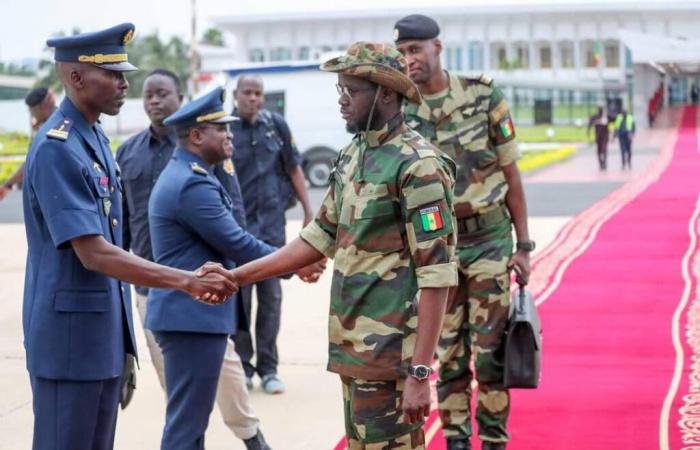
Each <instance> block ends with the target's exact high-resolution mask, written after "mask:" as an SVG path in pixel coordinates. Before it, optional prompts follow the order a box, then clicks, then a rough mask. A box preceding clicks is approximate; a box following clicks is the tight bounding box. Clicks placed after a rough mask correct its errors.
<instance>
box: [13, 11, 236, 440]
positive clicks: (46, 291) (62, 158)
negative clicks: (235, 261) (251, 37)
mask: <svg viewBox="0 0 700 450" xmlns="http://www.w3.org/2000/svg"><path fill="white" fill-rule="evenodd" d="M133 34H134V26H133V25H131V24H122V25H118V26H115V27H112V28H109V29H107V30H103V31H99V32H95V33H86V34H80V35H75V36H70V37H65V38H56V39H50V40H49V41H47V45H48V46H49V47H54V48H55V60H56V71H57V72H58V74H59V77H60V79H61V81H62V82H63V85H64V87H65V91H66V98H65V99H64V100H63V102H62V103H61V105H60V107H59V108H58V110H57V111H55V112H54V113H53V114H52V115H51V117H50V118H49V119H48V120H47V122H46V123H45V124H44V126H43V127H42V128H41V129H40V130H39V131H38V133H37V136H36V138H35V140H34V142H33V144H32V147H31V149H30V151H29V154H28V156H27V163H26V174H25V189H24V190H23V202H24V218H25V227H26V232H27V241H28V247H29V248H28V255H27V267H26V276H25V287H24V304H23V314H22V322H23V329H24V345H25V349H26V355H27V369H28V371H29V375H30V380H31V386H32V393H33V410H34V440H33V448H34V449H70V450H102V449H111V448H112V447H113V442H114V429H115V425H116V417H117V404H118V394H119V387H120V378H121V375H122V371H123V368H124V361H125V357H126V354H132V355H134V356H135V355H136V347H135V342H134V334H133V327H132V319H131V307H130V299H129V289H128V285H126V284H124V283H123V282H122V281H120V280H123V281H126V282H131V283H137V284H139V285H142V286H151V287H169V288H177V289H182V290H185V291H187V292H188V294H189V295H191V296H192V297H195V298H202V299H208V301H211V302H216V303H218V302H220V301H223V300H224V299H225V298H226V296H228V295H231V294H232V293H233V292H235V291H236V290H237V286H236V285H235V282H234V279H233V277H231V276H230V274H229V273H228V272H227V271H225V270H223V269H221V270H218V269H216V268H211V267H210V268H209V270H213V272H211V275H212V276H209V274H207V275H206V276H204V277H202V278H198V277H197V275H196V273H195V272H191V271H190V272H187V271H183V270H178V269H172V268H168V267H163V266H159V265H157V264H154V263H152V262H149V261H146V260H143V259H141V258H138V257H136V256H133V255H131V254H129V253H127V252H125V251H123V250H122V249H121V248H120V247H121V244H122V242H121V239H122V229H121V227H122V214H121V194H120V189H121V185H120V182H119V175H118V169H117V167H116V164H115V163H114V159H113V157H112V153H111V152H110V149H109V140H108V139H107V137H106V136H105V134H104V132H103V131H102V129H101V128H100V126H99V124H98V118H99V116H100V115H101V114H103V113H104V114H108V115H116V114H117V113H118V112H119V109H120V108H121V106H122V105H123V104H124V99H125V97H126V89H127V87H128V83H127V81H126V79H125V77H124V72H127V71H131V70H136V68H135V67H134V66H133V65H131V64H130V63H129V62H128V55H127V53H126V51H125V48H124V46H125V45H126V44H128V43H129V41H130V40H131V39H132V37H133ZM192 303H195V302H192Z"/></svg>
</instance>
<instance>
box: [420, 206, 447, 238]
mask: <svg viewBox="0 0 700 450" xmlns="http://www.w3.org/2000/svg"><path fill="white" fill-rule="evenodd" d="M419 213H420V221H421V225H422V226H423V231H425V232H428V231H438V230H442V227H443V223H442V215H441V214H440V208H439V207H437V206H431V207H430V208H423V209H421V210H420V211H419Z"/></svg>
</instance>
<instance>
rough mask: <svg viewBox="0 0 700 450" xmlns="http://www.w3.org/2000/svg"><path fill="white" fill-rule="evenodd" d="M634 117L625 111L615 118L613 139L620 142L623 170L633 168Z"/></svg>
mask: <svg viewBox="0 0 700 450" xmlns="http://www.w3.org/2000/svg"><path fill="white" fill-rule="evenodd" d="M635 128H636V126H635V123H634V117H633V116H632V114H630V113H628V112H627V110H626V109H623V110H622V111H621V112H620V114H618V115H617V117H616V118H615V124H614V126H613V129H614V130H615V134H614V135H613V138H618V139H619V141H620V153H621V155H622V168H623V169H624V168H625V167H626V168H627V169H631V168H632V140H633V138H634V132H635Z"/></svg>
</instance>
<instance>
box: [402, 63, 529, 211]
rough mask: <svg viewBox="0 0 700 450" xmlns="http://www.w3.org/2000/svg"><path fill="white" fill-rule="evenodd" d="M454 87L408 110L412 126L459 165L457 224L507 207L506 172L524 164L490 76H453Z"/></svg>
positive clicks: (501, 94)
mask: <svg viewBox="0 0 700 450" xmlns="http://www.w3.org/2000/svg"><path fill="white" fill-rule="evenodd" d="M448 75H449V79H450V86H449V88H448V89H447V90H445V91H443V92H439V93H437V94H435V95H423V103H422V104H421V105H420V106H416V105H413V104H410V103H407V104H406V110H405V116H406V123H407V124H408V126H410V127H411V128H413V129H414V130H416V131H417V132H418V133H420V134H421V135H422V136H424V137H425V138H426V139H428V140H430V142H431V143H432V144H433V145H435V146H436V147H438V148H439V149H440V150H442V151H443V152H445V153H447V154H448V155H449V156H450V157H451V158H452V159H454V161H455V163H456V164H457V177H456V180H455V192H454V202H455V205H454V207H455V213H456V214H457V217H458V218H462V217H468V216H470V215H472V214H474V213H483V212H486V211H488V210H491V209H493V208H495V207H497V206H498V205H500V204H501V203H503V202H504V201H505V196H506V193H507V192H508V185H507V184H506V180H505V176H504V174H503V170H502V169H501V167H503V166H507V165H508V164H511V163H513V162H515V161H516V160H517V159H518V158H519V152H518V147H517V144H516V142H515V129H514V127H513V122H512V120H511V117H510V111H509V110H508V104H507V103H506V101H505V99H504V97H503V93H502V92H501V90H500V89H498V88H497V87H495V86H493V85H492V81H491V79H489V78H488V77H486V76H481V77H478V78H469V77H457V76H455V75H452V74H448Z"/></svg>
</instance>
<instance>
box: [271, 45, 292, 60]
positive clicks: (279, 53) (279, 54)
mask: <svg viewBox="0 0 700 450" xmlns="http://www.w3.org/2000/svg"><path fill="white" fill-rule="evenodd" d="M290 59H292V51H291V50H289V49H288V48H286V47H275V48H273V49H272V50H270V61H289V60H290Z"/></svg>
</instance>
